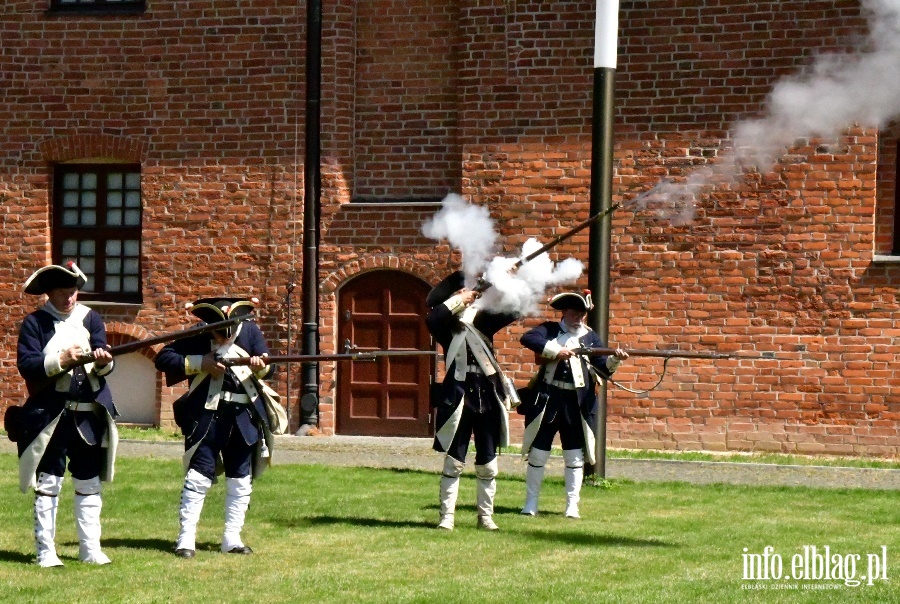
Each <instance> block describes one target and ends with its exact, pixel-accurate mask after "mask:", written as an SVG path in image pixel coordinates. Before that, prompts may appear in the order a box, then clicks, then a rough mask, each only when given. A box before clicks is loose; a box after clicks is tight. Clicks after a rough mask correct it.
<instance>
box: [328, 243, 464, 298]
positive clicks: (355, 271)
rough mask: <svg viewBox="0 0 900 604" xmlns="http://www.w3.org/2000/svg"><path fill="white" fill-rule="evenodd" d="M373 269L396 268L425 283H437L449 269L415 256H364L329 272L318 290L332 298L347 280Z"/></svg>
mask: <svg viewBox="0 0 900 604" xmlns="http://www.w3.org/2000/svg"><path fill="white" fill-rule="evenodd" d="M374 270H396V271H403V272H405V273H409V274H411V275H414V276H416V277H418V278H419V279H422V280H423V281H425V282H426V283H431V284H437V283H438V282H440V280H441V279H443V278H444V277H446V276H447V275H448V274H449V273H450V272H452V271H451V270H450V269H440V268H437V267H435V265H434V263H432V262H429V261H426V260H416V259H415V258H404V257H400V256H395V255H392V254H383V255H377V256H366V257H364V258H360V259H358V260H354V261H352V262H348V263H346V264H344V265H342V266H341V268H340V269H339V270H336V271H333V272H331V273H329V274H328V275H327V276H326V277H325V279H324V280H323V281H322V285H321V288H320V290H319V291H320V292H321V294H322V296H323V297H325V298H333V297H334V296H335V295H336V293H337V291H338V290H339V289H340V288H341V286H343V285H344V284H345V283H346V282H347V281H349V280H350V279H352V278H353V277H357V276H359V275H361V274H363V273H367V272H369V271H374Z"/></svg>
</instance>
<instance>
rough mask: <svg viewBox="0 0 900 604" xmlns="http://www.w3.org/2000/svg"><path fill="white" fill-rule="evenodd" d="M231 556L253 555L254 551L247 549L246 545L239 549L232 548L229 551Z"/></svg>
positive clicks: (238, 547) (240, 546)
mask: <svg viewBox="0 0 900 604" xmlns="http://www.w3.org/2000/svg"><path fill="white" fill-rule="evenodd" d="M228 553H229V554H252V553H253V550H252V549H250V548H249V547H247V546H246V545H239V546H237V547H232V548H231V549H230V550H228Z"/></svg>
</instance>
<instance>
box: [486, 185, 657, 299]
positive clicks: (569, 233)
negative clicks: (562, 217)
mask: <svg viewBox="0 0 900 604" xmlns="http://www.w3.org/2000/svg"><path fill="white" fill-rule="evenodd" d="M667 184H669V181H668V180H663V181H661V182H659V183H657V185H656V186H655V187H653V188H652V189H650V190H649V191H644V192H643V193H641V194H640V195H638V196H636V197H633V198H632V199H631V200H629V201H628V202H626V203H628V204H632V203H636V202H638V201H640V200H642V199H645V198H647V197H650V196H651V195H653V194H654V193H655V192H656V191H657V190H658V189H660V188H662V187H663V186H664V185H667ZM623 205H624V203H614V204H612V205H611V206H609V207H608V208H606V209H605V210H603V211H602V212H597V213H596V214H594V215H593V216H591V217H590V218H588V219H587V220H585V221H584V222H581V223H579V224H577V225H575V226H574V227H573V228H571V229H569V230H568V231H566V232H565V233H563V234H562V235H557V236H556V237H554V238H553V239H551V240H550V242H549V243H545V244H544V245H542V246H541V247H540V248H538V249H537V250H535V251H533V252H531V253H530V254H528V255H527V256H525V257H524V258H519V259H518V260H516V262H515V264H513V265H512V266H511V267H509V271H508V272H510V273H511V272H513V271H515V270H518V269H520V268H522V266H523V265H525V264H527V263H528V262H531V261H532V260H534V259H535V258H537V257H538V256H540V255H541V254H543V253H545V252H547V251H549V250H551V249H553V248H554V247H556V246H557V245H559V244H560V243H562V242H563V241H565V240H566V239H571V238H572V237H574V236H575V235H577V234H578V233H580V232H581V231H583V230H584V229H586V228H588V227H589V226H591V225H592V224H594V223H596V222H599V221H600V220H602V219H603V218H604V217H606V216H609V215H610V214H612V213H613V212H615V211H616V210H617V209H619V208H621V207H622V206H623ZM491 285H493V284H492V283H491V282H490V281H487V280H486V279H485V278H484V276H483V275H482V276H481V277H479V278H478V282H477V283H476V284H475V287H473V288H472V290H473V291H475V292H478V293H482V292H484V291H485V290H487V289H488V288H489V287H491Z"/></svg>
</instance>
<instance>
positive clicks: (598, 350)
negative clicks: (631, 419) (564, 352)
mask: <svg viewBox="0 0 900 604" xmlns="http://www.w3.org/2000/svg"><path fill="white" fill-rule="evenodd" d="M574 352H575V353H576V354H579V355H583V356H588V357H593V356H615V354H616V352H617V349H616V348H605V347H600V346H591V347H581V348H575V349H574ZM623 352H625V353H626V354H627V355H628V356H629V357H655V358H661V359H663V368H662V373H661V374H660V376H659V379H658V380H656V383H655V384H653V385H652V386H650V387H649V388H646V389H643V390H636V389H633V388H629V387H628V386H624V385H622V384H621V383H619V382H617V381H616V380H614V379H612V378H607V379H608V381H609V382H611V383H612V384H615V385H616V386H618V387H619V388H621V389H622V390H626V391H628V392H631V393H632V394H648V393H650V392H652V391H653V390H656V388H657V387H658V386H659V385H660V384H662V381H663V378H664V377H666V369H667V367H668V364H669V361H670V360H672V359H774V358H775V353H774V352H764V353H762V354H752V353H748V352H711V351H698V350H658V349H653V348H624V349H623ZM601 377H602V376H601Z"/></svg>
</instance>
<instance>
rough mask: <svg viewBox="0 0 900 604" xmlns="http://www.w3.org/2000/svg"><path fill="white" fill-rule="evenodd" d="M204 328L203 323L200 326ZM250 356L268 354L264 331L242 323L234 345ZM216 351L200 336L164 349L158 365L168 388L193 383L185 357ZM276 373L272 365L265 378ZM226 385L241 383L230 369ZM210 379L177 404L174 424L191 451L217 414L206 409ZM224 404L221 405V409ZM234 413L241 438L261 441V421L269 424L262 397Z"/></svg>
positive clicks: (209, 340) (206, 337) (235, 408)
mask: <svg viewBox="0 0 900 604" xmlns="http://www.w3.org/2000/svg"><path fill="white" fill-rule="evenodd" d="M200 324H201V325H203V323H200ZM234 343H235V344H236V345H237V346H240V347H241V348H242V349H243V350H244V351H246V352H247V354H248V355H250V356H262V355H264V354H268V352H269V348H268V346H267V345H266V341H265V338H264V337H263V334H262V331H261V330H260V329H259V327H258V326H257V325H256V323H253V322H252V321H245V322H244V323H241V327H240V332H239V333H238V336H237V338H236V339H235V342H234ZM214 348H215V344H214V343H213V339H212V336H211V335H209V334H201V335H199V336H193V337H190V338H183V339H181V340H176V341H175V342H172V343H171V344H169V345H167V346H166V347H164V348H163V349H162V350H161V351H160V353H159V354H158V355H157V357H156V361H155V365H156V368H157V369H158V370H159V371H162V372H163V373H164V374H165V376H166V385H168V386H172V385H174V384H178V383H179V382H182V381H184V380H192V379H193V378H194V376H190V375H187V374H186V373H185V358H186V357H187V356H191V355H199V356H203V355H206V354H208V353H209V352H210V351H212V350H213V349H214ZM272 373H273V367H272V366H271V365H270V366H269V368H268V371H267V373H266V374H265V376H264V377H269V376H271V374H272ZM225 380H226V383H227V381H228V380H233V383H234V384H235V385H237V386H239V384H240V382H239V381H238V380H237V377H236V376H235V375H234V374H233V372H232V370H231V368H229V369H228V370H227V371H226V377H225ZM211 381H212V378H211V376H209V375H207V376H205V377H204V379H203V381H202V382H201V383H200V384H199V385H198V386H197V388H195V389H194V390H193V392H190V391H189V392H186V393H185V394H184V395H182V396H181V397H180V398H179V399H178V400H177V401H175V403H174V411H175V422H176V423H177V424H178V426H179V427H180V428H181V430H182V432H183V433H184V435H185V436H186V437H187V442H186V447H187V448H188V449H190V448H191V447H192V446H194V444H196V443H197V442H199V441H200V440H202V439H203V437H204V436H205V435H206V433H207V431H208V430H209V426H210V424H211V423H212V420H213V418H214V416H215V411H213V410H210V409H206V397H207V394H208V393H209V388H210V383H211ZM222 406H223V403H220V409H221V408H222ZM228 407H229V408H230V409H231V410H232V411H233V412H234V415H233V419H234V422H235V425H236V426H237V427H238V430H240V433H241V436H242V437H243V438H244V441H245V442H246V443H247V444H248V445H252V444H255V443H256V442H258V441H259V438H260V426H259V422H266V425H268V417H267V416H266V412H265V406H264V404H263V401H262V398H261V397H258V398H257V399H256V400H254V401H252V403H251V404H250V405H229V406H228Z"/></svg>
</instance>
